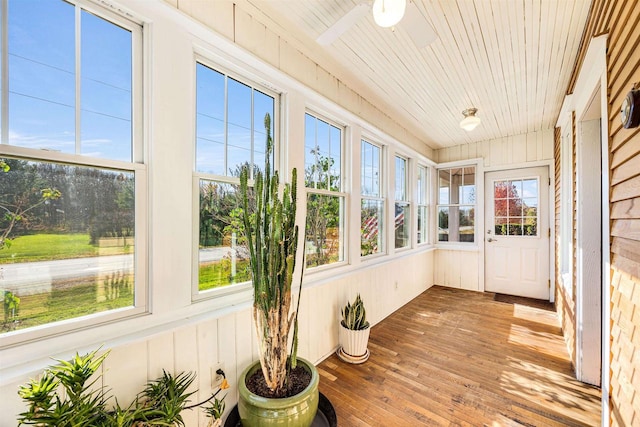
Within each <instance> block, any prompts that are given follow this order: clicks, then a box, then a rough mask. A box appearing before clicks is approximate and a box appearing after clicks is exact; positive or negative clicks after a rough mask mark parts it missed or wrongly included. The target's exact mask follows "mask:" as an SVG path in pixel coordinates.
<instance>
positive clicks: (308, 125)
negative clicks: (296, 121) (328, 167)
mask: <svg viewBox="0 0 640 427" xmlns="http://www.w3.org/2000/svg"><path fill="white" fill-rule="evenodd" d="M304 153H305V154H304V172H305V174H304V176H305V181H304V182H305V186H307V187H310V188H315V186H316V182H318V170H317V168H316V163H317V153H318V148H317V147H316V118H315V117H313V116H312V115H310V114H305V116H304Z"/></svg>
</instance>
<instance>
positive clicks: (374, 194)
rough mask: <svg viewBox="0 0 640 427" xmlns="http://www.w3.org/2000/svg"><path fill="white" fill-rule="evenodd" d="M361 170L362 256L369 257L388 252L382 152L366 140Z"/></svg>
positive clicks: (362, 150) (378, 147)
mask: <svg viewBox="0 0 640 427" xmlns="http://www.w3.org/2000/svg"><path fill="white" fill-rule="evenodd" d="M360 167H361V171H360V183H361V189H360V194H361V199H360V200H361V201H360V221H361V222H360V255H361V256H368V255H373V254H380V253H383V252H384V250H385V248H384V196H383V192H382V180H383V176H382V148H381V147H380V146H378V145H375V144H372V143H370V142H367V141H364V140H363V141H362V142H361V145H360Z"/></svg>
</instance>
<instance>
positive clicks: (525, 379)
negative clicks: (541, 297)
mask: <svg viewBox="0 0 640 427" xmlns="http://www.w3.org/2000/svg"><path fill="white" fill-rule="evenodd" d="M369 350H370V352H371V356H370V358H369V360H368V361H367V362H366V363H364V364H362V365H351V364H347V363H345V362H343V361H341V360H340V359H339V358H338V357H337V356H336V355H335V354H334V355H333V356H331V357H329V358H328V359H326V360H325V361H323V362H322V363H321V364H320V365H319V366H318V369H319V372H320V375H321V377H320V391H321V392H322V393H323V394H324V395H325V396H327V397H328V398H329V400H330V401H331V402H332V404H333V406H334V408H335V409H336V413H337V416H338V425H339V426H340V427H350V426H376V427H377V426H422V425H427V426H431V425H433V426H491V427H497V426H597V425H600V389H598V388H596V387H591V386H588V385H586V384H582V383H580V382H579V381H577V380H576V379H575V378H574V375H573V372H572V369H571V365H570V362H569V359H568V355H567V350H566V347H565V344H564V341H563V338H562V335H561V331H560V327H559V326H558V321H557V318H556V315H555V312H553V311H548V310H545V309H542V308H535V307H529V306H525V305H520V304H512V303H505V302H498V301H494V299H493V294H490V293H484V294H483V293H477V292H470V291H463V290H459V289H451V288H444V287H439V286H434V287H432V288H430V289H428V290H427V291H425V292H424V293H422V294H421V295H420V296H418V297H417V298H416V299H414V300H413V301H411V302H410V303H408V304H407V305H405V306H404V307H402V308H401V309H400V310H398V311H396V312H395V313H394V314H392V315H391V316H389V317H388V318H387V319H385V320H383V321H382V322H381V323H379V324H378V325H376V326H374V327H373V328H372V330H371V337H370V340H369Z"/></svg>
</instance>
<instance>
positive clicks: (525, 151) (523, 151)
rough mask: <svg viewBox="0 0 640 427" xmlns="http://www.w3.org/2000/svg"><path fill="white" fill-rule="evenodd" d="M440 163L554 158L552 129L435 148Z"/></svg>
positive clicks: (490, 163)
mask: <svg viewBox="0 0 640 427" xmlns="http://www.w3.org/2000/svg"><path fill="white" fill-rule="evenodd" d="M436 156H437V157H436V158H437V159H438V162H440V163H446V162H454V161H458V160H469V159H475V158H478V157H481V158H483V159H484V166H485V167H493V166H508V165H515V164H517V165H521V164H524V163H527V162H537V161H541V160H551V159H553V130H544V131H537V132H531V133H527V134H522V135H515V136H508V137H504V138H498V139H491V140H487V141H480V142H473V143H470V144H464V145H461V146H454V147H447V148H441V149H439V150H436Z"/></svg>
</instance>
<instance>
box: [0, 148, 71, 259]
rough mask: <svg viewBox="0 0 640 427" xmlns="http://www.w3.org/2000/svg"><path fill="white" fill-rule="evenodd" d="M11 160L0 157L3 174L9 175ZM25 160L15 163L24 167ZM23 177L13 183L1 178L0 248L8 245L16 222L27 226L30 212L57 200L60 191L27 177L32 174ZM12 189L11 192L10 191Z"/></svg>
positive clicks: (60, 194) (0, 169) (35, 178)
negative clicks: (0, 218)
mask: <svg viewBox="0 0 640 427" xmlns="http://www.w3.org/2000/svg"><path fill="white" fill-rule="evenodd" d="M10 163H11V161H10V160H5V159H0V171H2V174H3V175H5V174H6V175H7V176H8V175H11V166H10ZM26 163H27V162H24V161H21V160H18V161H16V163H15V164H16V165H18V166H19V167H24V166H25V165H26ZM25 176H26V180H25V179H19V177H18V180H16V181H14V182H13V183H9V182H8V181H9V180H3V181H5V182H2V188H6V189H7V191H6V192H3V193H1V194H0V211H1V212H2V214H3V218H2V222H0V227H1V228H0V249H3V248H4V247H5V246H9V245H10V242H11V239H10V237H9V235H10V234H11V232H12V231H13V230H14V227H15V226H16V224H18V223H22V224H24V226H25V228H28V227H29V224H30V220H31V212H32V211H34V210H35V209H36V208H38V207H40V206H41V205H43V204H45V203H47V202H48V201H50V200H57V199H59V198H60V196H62V193H61V192H60V191H59V190H58V189H56V188H51V187H44V184H42V183H41V182H39V180H38V179H37V176H36V177H33V180H30V179H29V176H32V174H29V173H27V174H25ZM38 187H42V188H38ZM11 190H13V191H14V192H13V193H10V191H11Z"/></svg>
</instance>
